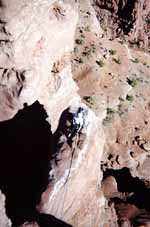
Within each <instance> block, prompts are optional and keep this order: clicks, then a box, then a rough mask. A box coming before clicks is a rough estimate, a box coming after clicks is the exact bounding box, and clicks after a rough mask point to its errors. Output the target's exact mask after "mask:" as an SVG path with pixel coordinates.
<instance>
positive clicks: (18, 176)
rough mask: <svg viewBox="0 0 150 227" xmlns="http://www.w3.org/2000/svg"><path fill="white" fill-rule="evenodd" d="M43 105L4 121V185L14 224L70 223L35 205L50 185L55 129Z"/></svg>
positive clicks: (0, 166)
mask: <svg viewBox="0 0 150 227" xmlns="http://www.w3.org/2000/svg"><path fill="white" fill-rule="evenodd" d="M46 117H47V114H46V112H45V110H44V109H43V107H42V106H41V105H40V104H39V103H38V102H35V103H34V104H33V105H31V106H29V107H28V106H25V108H24V109H23V110H20V111H19V112H18V113H17V114H16V116H15V117H14V118H13V119H11V120H8V121H5V122H1V123H0V142H1V145H0V147H1V159H0V189H1V190H2V192H3V193H4V194H5V195H6V212H7V215H8V216H9V218H10V219H11V220H12V223H13V227H17V226H19V225H21V224H22V223H23V222H25V221H34V220H35V221H37V222H38V223H39V225H40V227H49V226H68V225H66V224H65V223H64V222H61V221H59V220H58V219H56V218H54V217H53V216H51V215H46V214H38V213H37V211H36V209H35V207H36V205H37V204H38V203H39V201H40V197H41V193H42V192H43V191H44V190H45V189H46V187H47V185H48V176H49V170H50V166H49V165H50V164H49V157H50V141H51V139H52V133H51V129H50V125H49V124H48V122H47V121H46Z"/></svg>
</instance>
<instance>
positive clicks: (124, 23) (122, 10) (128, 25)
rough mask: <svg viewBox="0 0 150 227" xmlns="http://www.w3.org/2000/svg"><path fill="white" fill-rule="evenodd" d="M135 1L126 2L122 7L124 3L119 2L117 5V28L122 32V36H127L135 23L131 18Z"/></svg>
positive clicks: (132, 17) (121, 0) (128, 0)
mask: <svg viewBox="0 0 150 227" xmlns="http://www.w3.org/2000/svg"><path fill="white" fill-rule="evenodd" d="M135 3H136V0H127V1H126V4H125V5H124V1H123V0H120V1H119V4H118V17H119V19H120V21H119V27H120V28H121V29H122V30H123V32H124V34H126V35H127V34H128V33H129V32H130V31H131V29H132V28H133V24H134V22H135V19H134V16H133V10H134V8H135Z"/></svg>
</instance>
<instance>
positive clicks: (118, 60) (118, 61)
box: [112, 58, 121, 65]
mask: <svg viewBox="0 0 150 227" xmlns="http://www.w3.org/2000/svg"><path fill="white" fill-rule="evenodd" d="M112 60H113V61H114V62H115V63H117V64H118V65H120V64H121V60H120V58H112Z"/></svg>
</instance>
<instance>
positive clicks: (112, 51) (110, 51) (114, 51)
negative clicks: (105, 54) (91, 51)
mask: <svg viewBox="0 0 150 227" xmlns="http://www.w3.org/2000/svg"><path fill="white" fill-rule="evenodd" d="M109 53H110V55H115V54H116V53H117V51H116V50H113V49H111V50H109Z"/></svg>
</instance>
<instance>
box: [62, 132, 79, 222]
mask: <svg viewBox="0 0 150 227" xmlns="http://www.w3.org/2000/svg"><path fill="white" fill-rule="evenodd" d="M78 138H79V136H78V134H76V137H75V141H74V144H73V145H74V146H73V148H72V154H71V160H70V166H69V171H68V174H67V177H66V180H65V183H64V185H63V186H64V193H63V202H62V209H61V216H60V219H62V218H63V212H64V203H65V200H66V197H67V191H68V182H69V177H70V173H71V167H72V162H73V158H74V154H75V150H76V147H77V142H78Z"/></svg>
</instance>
